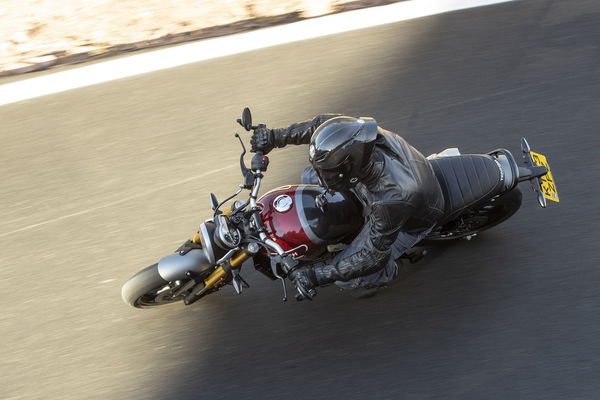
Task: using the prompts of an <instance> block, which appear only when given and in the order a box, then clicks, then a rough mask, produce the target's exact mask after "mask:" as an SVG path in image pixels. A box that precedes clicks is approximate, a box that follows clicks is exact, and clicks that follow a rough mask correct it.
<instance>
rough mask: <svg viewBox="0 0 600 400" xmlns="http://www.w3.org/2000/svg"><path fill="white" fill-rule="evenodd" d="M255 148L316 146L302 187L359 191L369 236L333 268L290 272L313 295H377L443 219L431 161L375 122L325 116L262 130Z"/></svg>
mask: <svg viewBox="0 0 600 400" xmlns="http://www.w3.org/2000/svg"><path fill="white" fill-rule="evenodd" d="M251 143H252V151H254V152H256V151H263V152H264V153H265V154H266V153H268V152H270V151H271V150H273V148H275V147H284V146H286V145H288V144H296V145H297V144H310V146H309V152H308V153H309V160H310V165H309V166H308V167H307V168H306V169H305V171H304V174H303V176H302V183H304V184H320V185H322V186H323V187H325V188H326V189H327V190H329V191H330V192H333V191H339V192H343V191H352V192H354V193H355V194H356V197H358V199H359V200H360V201H361V202H362V203H363V205H364V206H365V217H366V218H365V220H366V223H365V225H364V226H363V228H362V230H361V231H360V233H359V234H358V236H356V238H355V239H354V240H353V241H352V243H351V244H350V245H349V246H348V247H346V248H345V249H344V250H342V251H341V252H340V253H339V254H337V255H336V256H335V257H334V258H333V260H332V261H331V263H330V264H327V265H323V266H311V265H302V266H300V267H298V268H296V269H294V270H293V271H291V272H290V274H289V277H290V279H291V280H292V281H293V282H294V283H295V284H296V287H298V289H299V291H300V292H302V293H303V294H304V296H305V297H312V295H314V294H315V293H316V292H315V291H314V290H312V289H314V288H315V287H317V286H323V285H328V284H331V283H335V284H336V285H338V286H339V287H341V288H342V289H347V290H352V291H353V292H354V294H355V297H369V296H371V295H373V294H374V293H375V291H376V290H377V288H380V287H383V286H386V284H387V283H388V282H390V281H391V280H392V279H394V278H395V277H396V276H397V274H398V270H397V266H396V263H395V260H396V259H397V258H398V257H400V256H401V255H402V253H404V251H406V250H407V249H409V248H411V247H412V246H414V245H415V244H416V243H417V242H419V241H420V240H421V239H423V238H424V237H425V236H426V235H427V234H428V233H429V232H430V231H431V229H432V228H433V226H434V225H435V223H436V221H438V220H439V219H440V218H441V216H442V214H443V208H444V197H443V194H442V191H441V189H440V185H439V183H438V181H437V179H436V177H435V175H434V172H433V169H432V168H431V166H430V165H429V163H428V161H427V160H426V159H425V157H424V156H423V155H422V154H421V153H420V152H419V151H417V150H416V149H415V148H414V147H412V146H411V145H410V144H408V142H407V141H406V140H404V139H403V138H402V137H401V136H400V135H397V134H395V133H393V132H390V131H387V130H384V129H382V128H381V127H379V126H378V125H377V122H376V121H375V120H374V119H372V118H353V117H348V116H343V115H340V114H324V115H319V116H316V117H315V118H314V119H313V120H312V121H305V122H299V123H295V124H292V125H291V126H289V127H288V128H283V129H267V128H259V129H257V130H255V132H254V135H253V136H252V140H251Z"/></svg>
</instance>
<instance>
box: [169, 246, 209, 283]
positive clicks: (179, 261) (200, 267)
mask: <svg viewBox="0 0 600 400" xmlns="http://www.w3.org/2000/svg"><path fill="white" fill-rule="evenodd" d="M211 267H212V264H211V262H210V261H209V260H208V257H207V256H206V254H205V252H204V251H202V250H200V249H194V250H190V251H188V252H187V253H186V254H183V255H181V254H179V253H175V254H171V255H170V256H166V257H163V258H161V259H160V261H159V262H158V273H159V275H160V276H161V277H162V278H163V279H164V280H166V281H176V280H179V279H184V278H186V277H187V275H186V273H187V272H188V271H192V272H197V273H203V272H205V271H206V270H208V269H210V268H211Z"/></svg>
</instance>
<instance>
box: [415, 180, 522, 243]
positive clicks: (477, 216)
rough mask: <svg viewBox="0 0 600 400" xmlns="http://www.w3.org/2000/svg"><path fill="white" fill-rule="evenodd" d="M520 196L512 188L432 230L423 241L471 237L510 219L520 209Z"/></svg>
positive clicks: (516, 189) (515, 189)
mask: <svg viewBox="0 0 600 400" xmlns="http://www.w3.org/2000/svg"><path fill="white" fill-rule="evenodd" d="M521 199H522V194H521V191H520V190H519V188H514V189H512V190H511V191H510V192H507V193H505V194H503V195H502V196H500V197H498V198H496V199H492V200H490V201H488V202H486V203H484V204H483V205H482V206H480V207H478V208H476V209H475V210H469V211H467V212H465V213H464V214H462V215H460V216H459V217H458V218H456V219H455V220H453V221H450V222H448V223H446V224H444V225H443V226H441V227H438V228H436V229H434V230H433V231H432V232H431V233H430V234H429V235H428V236H427V237H426V238H425V240H424V242H427V241H439V240H453V239H460V238H465V237H469V236H473V235H475V234H477V233H479V232H481V231H484V230H486V229H490V228H491V227H493V226H496V225H498V224H499V223H501V222H504V221H506V220H507V219H508V218H510V217H511V216H512V215H513V214H514V213H516V212H517V210H518V209H519V208H520V207H521Z"/></svg>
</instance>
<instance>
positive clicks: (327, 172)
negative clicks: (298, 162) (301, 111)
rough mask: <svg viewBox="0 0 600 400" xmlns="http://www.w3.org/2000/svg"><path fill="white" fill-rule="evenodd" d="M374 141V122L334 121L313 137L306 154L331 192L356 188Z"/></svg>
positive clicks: (375, 134) (316, 132)
mask: <svg viewBox="0 0 600 400" xmlns="http://www.w3.org/2000/svg"><path fill="white" fill-rule="evenodd" d="M376 138H377V121H375V120H374V119H373V118H360V119H357V118H353V117H345V116H344V117H335V118H332V119H330V120H328V121H325V122H324V123H323V124H321V125H320V126H319V127H318V128H317V129H316V130H315V132H314V133H313V135H312V138H311V140H310V147H309V150H308V154H309V159H310V163H311V164H312V166H313V168H314V169H315V171H316V172H317V174H318V175H319V178H320V179H321V182H322V183H323V185H324V186H325V187H326V188H327V189H331V190H334V191H343V190H348V189H350V188H351V187H353V186H354V185H356V183H357V182H358V179H359V177H360V175H361V172H363V169H364V168H365V167H366V166H367V164H368V163H369V160H370V159H371V154H373V147H374V146H375V139H376Z"/></svg>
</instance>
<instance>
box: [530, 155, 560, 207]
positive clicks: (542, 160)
mask: <svg viewBox="0 0 600 400" xmlns="http://www.w3.org/2000/svg"><path fill="white" fill-rule="evenodd" d="M530 154H531V159H532V160H533V162H534V163H535V164H536V165H539V166H544V167H546V169H547V170H548V173H547V174H546V175H544V176H542V177H540V180H541V184H542V192H543V193H544V197H545V198H547V199H548V200H552V201H556V202H559V201H560V200H559V199H558V192H557V190H556V183H554V178H553V177H552V172H550V165H549V164H548V160H546V156H544V155H542V154H539V153H534V152H533V151H531V152H530Z"/></svg>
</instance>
